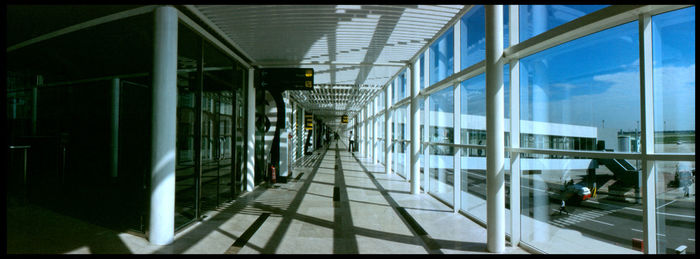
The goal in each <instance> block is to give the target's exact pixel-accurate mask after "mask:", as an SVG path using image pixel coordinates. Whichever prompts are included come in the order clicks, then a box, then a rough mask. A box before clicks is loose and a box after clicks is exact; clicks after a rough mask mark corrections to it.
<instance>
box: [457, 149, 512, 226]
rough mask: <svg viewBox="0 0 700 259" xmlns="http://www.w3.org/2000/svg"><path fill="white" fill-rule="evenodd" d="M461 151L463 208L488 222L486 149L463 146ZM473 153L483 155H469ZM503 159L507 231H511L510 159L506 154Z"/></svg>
mask: <svg viewBox="0 0 700 259" xmlns="http://www.w3.org/2000/svg"><path fill="white" fill-rule="evenodd" d="M461 151H462V152H461V161H460V167H461V170H460V172H461V176H460V179H461V183H460V190H461V193H460V195H461V198H460V200H461V209H462V210H463V211H465V212H467V213H468V214H470V215H472V216H474V217H476V218H478V219H480V220H482V221H484V222H486V221H487V220H486V155H485V154H486V150H485V148H484V149H470V148H463V149H462V150H461ZM473 153H478V154H482V155H481V156H472V155H469V154H473ZM503 161H504V163H503V165H504V170H505V176H504V177H505V182H506V197H505V201H506V233H510V224H511V220H510V172H511V171H510V159H509V158H508V156H506V157H505V158H504V160H503Z"/></svg>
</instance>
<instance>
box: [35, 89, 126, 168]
mask: <svg viewBox="0 0 700 259" xmlns="http://www.w3.org/2000/svg"><path fill="white" fill-rule="evenodd" d="M120 84H121V83H120V81H119V78H113V79H112V89H111V90H112V94H111V108H112V109H111V120H110V123H111V125H110V126H111V127H110V129H111V130H112V132H110V140H111V144H112V145H111V154H110V155H111V157H110V158H111V160H110V166H109V170H110V175H111V177H112V178H117V176H118V174H119V85H120ZM34 89H36V88H34Z"/></svg>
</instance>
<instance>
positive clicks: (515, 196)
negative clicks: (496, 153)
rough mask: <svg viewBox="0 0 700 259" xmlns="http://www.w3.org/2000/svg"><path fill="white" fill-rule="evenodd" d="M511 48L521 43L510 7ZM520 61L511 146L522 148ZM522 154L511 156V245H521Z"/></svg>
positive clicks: (513, 74) (515, 71) (515, 65)
mask: <svg viewBox="0 0 700 259" xmlns="http://www.w3.org/2000/svg"><path fill="white" fill-rule="evenodd" d="M508 8H510V9H509V11H508V15H509V16H510V17H509V19H508V23H509V25H508V26H509V27H510V28H509V29H508V32H509V33H510V35H509V37H508V38H509V40H510V44H509V45H510V46H514V45H515V44H518V42H520V40H519V36H520V31H519V28H520V26H519V21H520V18H519V14H520V12H519V6H518V5H509V7H508ZM519 62H520V60H519V59H515V60H512V61H511V62H510V66H509V68H510V146H511V147H512V148H520V99H519V98H520V64H519ZM520 156H521V155H520V153H511V154H510V245H511V246H512V247H517V246H518V244H519V243H520Z"/></svg>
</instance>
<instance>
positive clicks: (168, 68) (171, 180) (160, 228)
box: [148, 6, 178, 245]
mask: <svg viewBox="0 0 700 259" xmlns="http://www.w3.org/2000/svg"><path fill="white" fill-rule="evenodd" d="M177 19H178V18H177V10H176V9H175V8H173V7H172V6H163V7H158V8H157V9H156V10H155V31H154V41H153V87H152V88H151V89H152V97H151V100H152V105H153V109H152V112H151V132H152V133H151V189H150V201H151V202H150V219H149V232H148V240H149V242H150V243H151V244H154V245H168V244H170V243H172V242H173V237H174V233H175V231H174V230H175V140H176V139H175V135H176V128H175V127H176V126H177V116H176V111H177V26H178V25H177Z"/></svg>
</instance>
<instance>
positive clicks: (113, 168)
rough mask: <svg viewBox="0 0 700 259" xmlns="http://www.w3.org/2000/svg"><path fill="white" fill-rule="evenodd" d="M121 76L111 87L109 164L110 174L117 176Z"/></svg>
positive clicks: (113, 80) (114, 79)
mask: <svg viewBox="0 0 700 259" xmlns="http://www.w3.org/2000/svg"><path fill="white" fill-rule="evenodd" d="M120 84H121V83H120V82H119V78H113V79H112V87H111V93H112V94H111V107H112V110H111V120H110V124H111V125H110V126H111V127H110V128H111V129H112V131H111V132H110V133H111V134H110V140H111V157H110V164H109V171H110V176H111V177H112V178H117V176H118V174H119V173H118V172H119V170H118V169H119V168H118V167H119V85H120Z"/></svg>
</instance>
